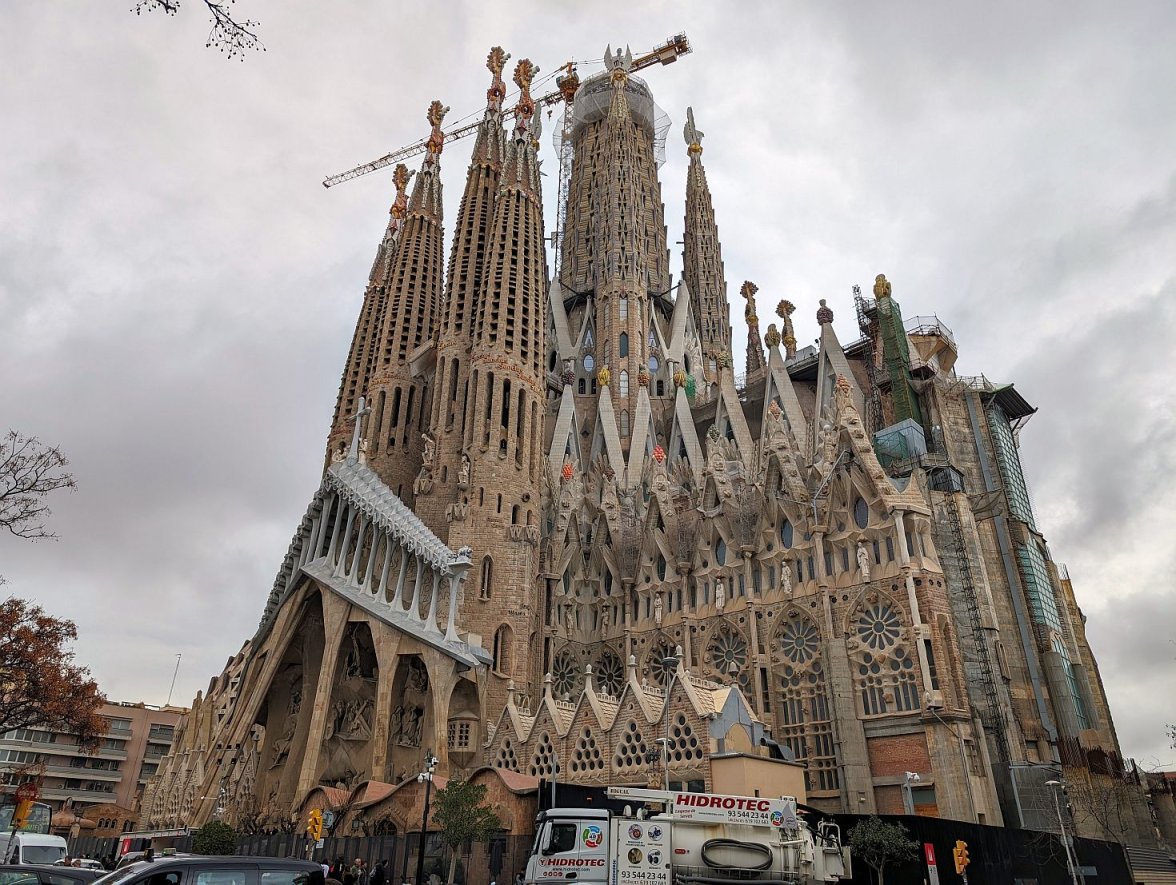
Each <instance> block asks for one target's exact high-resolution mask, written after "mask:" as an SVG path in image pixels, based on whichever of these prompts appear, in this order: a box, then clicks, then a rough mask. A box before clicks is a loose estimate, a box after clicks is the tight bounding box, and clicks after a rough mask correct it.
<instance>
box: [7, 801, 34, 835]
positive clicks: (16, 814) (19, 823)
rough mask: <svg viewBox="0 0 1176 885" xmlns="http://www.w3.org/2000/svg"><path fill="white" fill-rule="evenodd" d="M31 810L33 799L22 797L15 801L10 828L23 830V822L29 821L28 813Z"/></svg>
mask: <svg viewBox="0 0 1176 885" xmlns="http://www.w3.org/2000/svg"><path fill="white" fill-rule="evenodd" d="M32 810H33V801H32V800H31V799H22V800H20V801H19V802H17V803H16V808H15V809H13V812H12V829H13V830H14V831H15V830H23V829H24V828H25V824H27V823H28V822H29V814H30V812H32Z"/></svg>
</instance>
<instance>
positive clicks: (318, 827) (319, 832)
mask: <svg viewBox="0 0 1176 885" xmlns="http://www.w3.org/2000/svg"><path fill="white" fill-rule="evenodd" d="M306 835H308V836H309V837H310V838H311V839H312V840H314V841H315V842H317V841H318V840H319V839H321V838H322V837H323V812H322V810H321V809H318V808H312V809H311V810H310V819H309V821H308V822H307V824H306Z"/></svg>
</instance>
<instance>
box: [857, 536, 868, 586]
mask: <svg viewBox="0 0 1176 885" xmlns="http://www.w3.org/2000/svg"><path fill="white" fill-rule="evenodd" d="M857 563H858V568H859V569H860V570H861V573H862V580H863V581H868V580H870V554H869V552H868V551H867V550H866V545H865V544H864V543H862V542H861V541H858V545H857Z"/></svg>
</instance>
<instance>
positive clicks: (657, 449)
mask: <svg viewBox="0 0 1176 885" xmlns="http://www.w3.org/2000/svg"><path fill="white" fill-rule="evenodd" d="M653 460H654V461H656V462H657V463H658V464H660V463H662V462H663V461H664V460H666V450H665V449H663V448H662V447H661V444H660V443H659V444H658V445H656V446H654V447H653Z"/></svg>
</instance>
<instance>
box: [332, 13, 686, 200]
mask: <svg viewBox="0 0 1176 885" xmlns="http://www.w3.org/2000/svg"><path fill="white" fill-rule="evenodd" d="M690 51H691V48H690V41H689V40H687V39H686V34H684V33H682V34H676V35H674V36H673V37H670V38H669V39H667V40H666V41H665V42H664V43H662V44H661V45H660V46H657V47H655V48H653V49H651V50H650V51H649V52H646V53H643V54H642V55H639V56H637V57H635V58H634V59H633V65H632V67H631V68H630V70H631V71H639V70H641V69H642V68H648V67H650V66H651V65H654V64H663V65H668V64H672V63H673V62H676V61H677V60H678V58H679V56H683V55H686V54H687V53H689V52H690ZM561 67H562V69H563V70H564V72H565V73H564V75H563V76H562V77H560V78H559V79H558V80H557V81H556V84H557V87H558V88H557V89H555V91H553V92H549V93H547V94H546V95H544V96H541V97H540V98H537V99H535V106H536V109H539V108H545V107H551V106H552V105H555V104H559V103H560V102H561V101H563V102H566V103H567V104H568V105H570V104H571V103H572V99H573V97H574V96H575V94H576V89H577V88H578V87H579V85H580V80H579V77H577V76H576V66H575V63H574V62H568V63H567V64H565V65H562V66H561ZM513 117H514V109H513V108H511V109H508V110H506V111H505V112H504V113H503V118H504V119H507V120H509V119H511V118H513ZM569 119H570V115H565V121H566V120H569ZM480 125H482V124H481V121H480V120H478V121H476V122H473V123H469V124H467V125H465V126H460V127H458V128H457V129H454V130H453V131H452V132H446V133H445V143H446V144H448V143H449V142H451V141H457V140H458V139H459V138H465V137H466V136H467V135H470V134H471V133H474V132H477V131H478V127H479V126H480ZM427 143H428V139H427V138H422V139H421V140H420V141H414V142H413V143H412V144H409V145H405V146H404V147H402V148H399V149H398V150H395V151H392V153H390V154H384V156H382V157H380V158H379V159H378V160H372V161H371V162H370V163H364V164H363V165H362V166H356V167H355V168H354V169H348V170H347V171H346V172H340V173H339V174H338V175H331V176H329V177H327V178H324V179H323V187H334V186H335V185H337V184H342V183H343V182H345V181H351V179H353V178H359V177H360V176H361V175H367V174H368V173H369V172H375V171H376V170H377V169H383V168H384V167H386V166H391V165H392V164H393V163H399V162H401V161H402V160H407V159H408V158H409V157H415V156H417V155H418V154H423V153H424V152H425V145H426V144H427Z"/></svg>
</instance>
